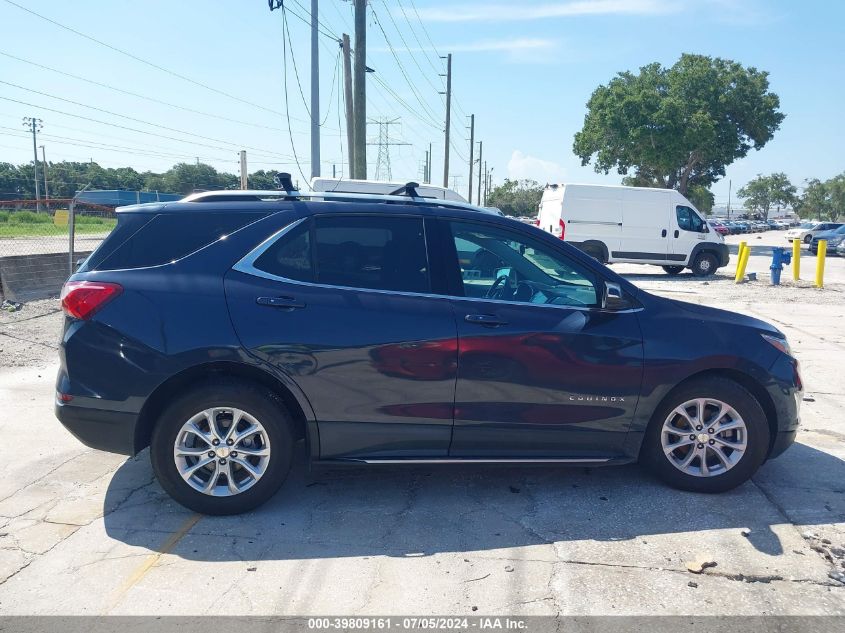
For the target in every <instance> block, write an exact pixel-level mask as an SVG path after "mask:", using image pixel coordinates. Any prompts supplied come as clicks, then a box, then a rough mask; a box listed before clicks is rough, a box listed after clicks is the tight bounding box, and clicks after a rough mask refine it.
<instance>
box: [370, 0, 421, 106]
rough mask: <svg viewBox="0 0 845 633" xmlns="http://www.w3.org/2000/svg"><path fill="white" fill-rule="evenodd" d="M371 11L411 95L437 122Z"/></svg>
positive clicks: (373, 9) (373, 10) (371, 7)
mask: <svg viewBox="0 0 845 633" xmlns="http://www.w3.org/2000/svg"><path fill="white" fill-rule="evenodd" d="M370 10H371V12H372V14H373V20H375V23H376V26H378V28H379V31H381V34H382V36H383V37H384V41H385V43H386V44H387V48H388V49H389V50H390V53H391V55H393V59H394V60H395V61H396V65H397V66H399V71H400V72H401V73H402V77H404V78H405V83H407V84H408V87H409V88H410V89H411V93H412V94H413V95H414V97H415V98H416V100H417V103H419V104H420V107H421V108H422V109H423V110H424V111H425V113H426V115H427V116H430V117H431V120H432V121H436V120H437V115H436V114H434V112H433V111H432V110H431V109H430V108H429V106H428V105H427V104H426V103H425V101H424V100H423V99H422V97H421V96H420V94H419V92H418V91H417V89H416V87H415V86H414V83H413V82H412V81H411V79H410V78H409V77H408V73H407V71H406V70H405V66H403V65H402V61H401V60H400V59H399V56H398V55H397V54H396V50H395V49H394V48H393V44H391V43H390V38H388V37H387V33H385V31H384V27H383V26H382V24H381V21H380V20H379V18H378V14H377V13H376V11H375V8H374V7H373V6H372V4H371V5H370Z"/></svg>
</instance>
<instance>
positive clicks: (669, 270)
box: [663, 266, 684, 275]
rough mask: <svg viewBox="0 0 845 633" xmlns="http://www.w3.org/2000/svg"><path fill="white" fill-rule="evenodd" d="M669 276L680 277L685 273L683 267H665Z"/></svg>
mask: <svg viewBox="0 0 845 633" xmlns="http://www.w3.org/2000/svg"><path fill="white" fill-rule="evenodd" d="M663 270H665V271H666V274H667V275H680V274H681V273H682V272H683V271H684V267H683V266H663Z"/></svg>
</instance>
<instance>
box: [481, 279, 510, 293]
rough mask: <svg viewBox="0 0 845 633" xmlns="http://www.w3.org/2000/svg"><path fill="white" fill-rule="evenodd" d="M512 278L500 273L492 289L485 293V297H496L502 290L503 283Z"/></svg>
mask: <svg viewBox="0 0 845 633" xmlns="http://www.w3.org/2000/svg"><path fill="white" fill-rule="evenodd" d="M508 279H510V277H508V276H507V275H499V276H498V277H496V281H494V282H493V285H492V286H490V289H489V290H488V291H487V292H486V293H485V294H484V298H485V299H496V298H498V296H499V295H500V294H501V292H502V285H503V284H504V283H506V282H507V281H508Z"/></svg>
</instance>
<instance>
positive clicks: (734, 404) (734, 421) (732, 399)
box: [640, 378, 769, 492]
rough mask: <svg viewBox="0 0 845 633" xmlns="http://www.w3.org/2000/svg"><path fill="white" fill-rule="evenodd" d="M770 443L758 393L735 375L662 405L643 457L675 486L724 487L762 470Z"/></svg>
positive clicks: (681, 392) (684, 391)
mask: <svg viewBox="0 0 845 633" xmlns="http://www.w3.org/2000/svg"><path fill="white" fill-rule="evenodd" d="M768 448H769V425H768V423H767V422H766V416H765V414H764V413H763V410H762V408H761V407H760V404H759V403H758V402H757V400H756V399H755V398H754V396H753V395H751V393H749V392H748V391H747V390H746V389H745V388H743V387H742V386H740V385H739V384H737V383H735V382H733V381H731V380H727V379H724V378H707V379H701V380H696V381H693V382H690V383H689V384H687V385H684V386H682V387H681V388H679V389H677V390H675V391H674V392H672V393H671V394H670V395H669V396H668V397H667V398H666V399H665V400H664V402H663V403H662V404H661V405H660V406H659V407H658V408H657V410H656V411H655V413H654V416H653V418H652V420H651V422H650V424H649V427H648V429H647V431H646V437H645V439H644V443H643V447H642V451H641V455H640V458H641V461H642V462H643V463H644V464H645V465H646V466H647V467H648V468H649V469H650V470H651V471H652V472H654V473H655V474H656V475H657V476H658V477H660V478H661V479H662V480H663V481H664V482H666V483H668V484H669V485H670V486H673V487H675V488H680V489H681V490H690V491H694V492H724V491H726V490H731V489H732V488H735V487H737V486H739V485H740V484H742V483H744V482H745V481H747V480H748V479H749V478H750V477H751V476H752V475H753V474H754V473H755V472H757V469H758V468H759V467H760V465H761V464H762V463H763V462H764V461H765V459H766V455H767V453H768Z"/></svg>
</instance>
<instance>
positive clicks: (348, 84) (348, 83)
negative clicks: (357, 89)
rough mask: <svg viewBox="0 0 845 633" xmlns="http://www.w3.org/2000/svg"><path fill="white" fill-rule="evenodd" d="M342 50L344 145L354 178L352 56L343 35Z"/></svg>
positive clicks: (347, 41) (347, 39) (351, 176)
mask: <svg viewBox="0 0 845 633" xmlns="http://www.w3.org/2000/svg"><path fill="white" fill-rule="evenodd" d="M340 48H341V49H342V50H343V98H344V101H346V145H347V153H348V154H349V177H350V178H354V177H355V121H354V119H353V114H352V55H351V50H350V48H349V36H348V35H347V34H346V33H344V34H343V39H342V40H341V42H340Z"/></svg>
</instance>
